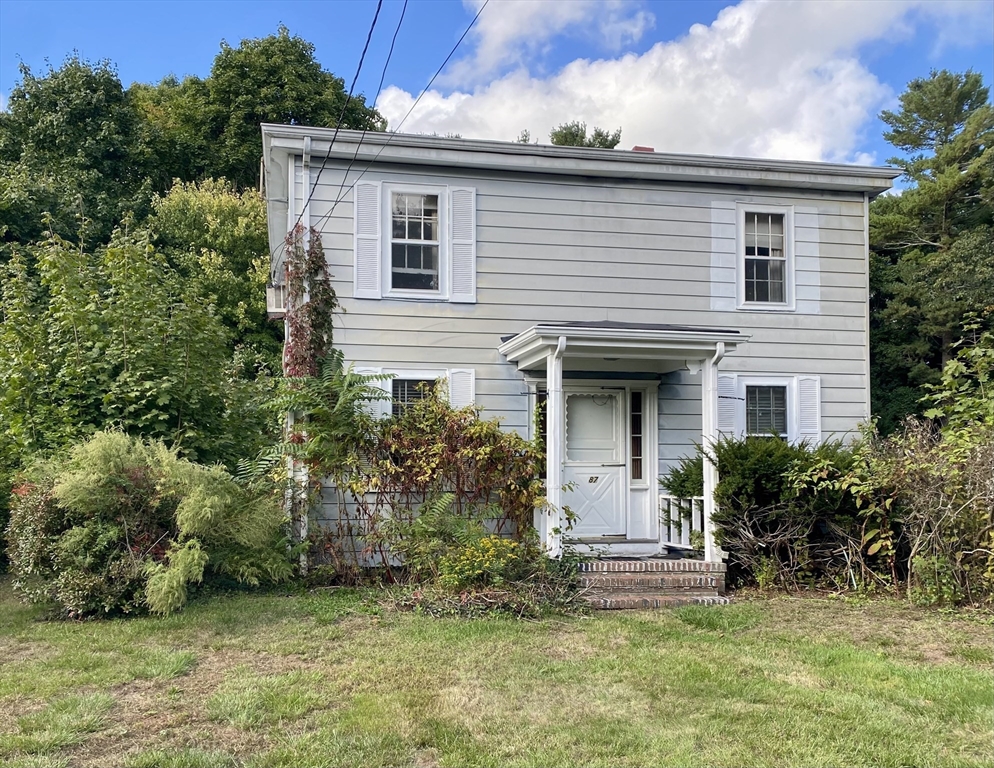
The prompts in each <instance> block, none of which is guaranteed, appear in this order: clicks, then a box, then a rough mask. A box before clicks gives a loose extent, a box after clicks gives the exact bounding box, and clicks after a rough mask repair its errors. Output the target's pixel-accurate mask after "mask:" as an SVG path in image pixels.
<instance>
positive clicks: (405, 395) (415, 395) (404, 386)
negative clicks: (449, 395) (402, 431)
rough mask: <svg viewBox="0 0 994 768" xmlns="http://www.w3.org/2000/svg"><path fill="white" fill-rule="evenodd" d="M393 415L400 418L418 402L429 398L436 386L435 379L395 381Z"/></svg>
mask: <svg viewBox="0 0 994 768" xmlns="http://www.w3.org/2000/svg"><path fill="white" fill-rule="evenodd" d="M391 384H392V388H393V415H394V416H399V415H400V414H401V413H403V412H404V409H405V408H406V407H407V406H408V405H410V404H411V403H413V402H415V401H417V400H423V399H424V398H425V397H427V396H428V395H429V394H430V393H431V392H432V391H433V388H434V386H435V380H434V379H393V381H392V382H391Z"/></svg>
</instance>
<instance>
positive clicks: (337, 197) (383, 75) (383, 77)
mask: <svg viewBox="0 0 994 768" xmlns="http://www.w3.org/2000/svg"><path fill="white" fill-rule="evenodd" d="M407 2H408V0H404V7H403V8H401V9H400V19H398V21H397V28H396V29H395V30H394V31H393V39H392V40H390V50H389V51H388V52H387V60H386V61H385V62H384V63H383V71H382V72H381V73H380V84H379V85H378V86H376V95H375V96H374V97H373V104H374V106H375V104H376V101H377V99H379V98H380V91H382V90H383V81H384V80H386V77H387V67H389V66H390V59H392V58H393V47H394V45H396V43H397V35H398V33H399V32H400V25H401V24H403V23H404V14H406V13H407ZM364 138H366V129H365V128H363V129H362V135H361V136H360V137H359V143H358V144H356V148H355V154H353V155H352V159H351V160H349V167H348V168H346V169H345V174H344V175H343V176H342V183H341V184H340V185H339V187H338V192H337V194H336V195H335V204H336V205H337V204H338V201H339V200H340V199H341V196H342V190H343V189H344V188H345V180H346V179H348V177H349V171H351V170H352V166H353V165H354V164H355V161H356V158H358V157H359V150H360V149H361V148H362V140H363V139H364ZM328 154H331V147H328ZM325 159H327V155H326V156H325ZM318 178H320V174H319V175H318ZM332 210H334V207H332ZM324 218H325V217H324V216H322V217H321V218H320V219H318V221H317V223H318V224H320V223H321V222H322V221H324Z"/></svg>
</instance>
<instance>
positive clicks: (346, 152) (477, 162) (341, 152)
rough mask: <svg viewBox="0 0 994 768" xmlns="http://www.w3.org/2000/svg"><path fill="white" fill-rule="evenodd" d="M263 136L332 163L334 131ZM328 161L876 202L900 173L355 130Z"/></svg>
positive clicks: (291, 130)
mask: <svg viewBox="0 0 994 768" xmlns="http://www.w3.org/2000/svg"><path fill="white" fill-rule="evenodd" d="M262 133H263V143H264V147H265V154H266V155H267V156H268V155H269V153H270V152H272V151H273V150H276V149H279V150H282V151H285V152H289V153H297V154H299V153H301V152H302V151H303V137H304V136H305V135H307V136H310V137H311V138H312V140H313V145H312V154H313V155H317V156H326V155H328V154H329V148H330V147H331V139H332V137H333V136H334V135H335V130H334V129H332V128H311V127H307V126H288V125H271V124H264V125H263V126H262ZM357 153H358V154H357ZM330 156H331V157H332V158H341V159H343V160H349V161H351V160H352V158H353V157H356V158H357V160H358V161H360V162H363V163H369V162H373V161H374V160H375V161H376V162H378V163H382V164H390V163H393V164H405V165H411V164H413V165H439V166H447V167H455V168H482V169H488V170H494V171H503V172H507V171H518V172H533V173H546V174H559V175H580V176H599V177H609V178H623V179H650V180H658V181H684V182H696V183H710V184H750V185H755V186H766V187H794V188H804V189H824V190H843V191H850V192H867V193H869V194H870V196H871V197H873V196H876V195H879V194H880V193H881V192H884V191H886V190H888V189H890V188H891V186H892V182H893V179H895V178H897V177H898V176H900V175H901V173H902V171H900V170H898V169H895V168H886V167H874V166H862V165H839V164H834V163H816V162H807V161H794V160H764V159H757V158H743V157H718V156H713V155H677V154H665V153H662V152H627V151H624V150H617V149H590V148H576V147H557V146H552V145H544V144H519V143H517V142H504V141H479V140H474V139H449V138H443V137H437V136H420V135H411V134H402V133H378V132H367V133H365V134H363V133H362V132H361V131H350V130H341V131H339V132H338V135H337V137H336V138H335V144H334V150H333V151H331V154H330Z"/></svg>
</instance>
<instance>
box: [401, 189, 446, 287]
mask: <svg viewBox="0 0 994 768" xmlns="http://www.w3.org/2000/svg"><path fill="white" fill-rule="evenodd" d="M438 202H439V195H437V194H434V195H432V194H421V193H418V192H391V193H390V288H391V289H392V290H397V291H425V292H432V293H438V292H439V290H440V288H441V283H440V280H439V265H440V263H441V262H440V258H439V256H440V253H439V248H440V245H441V231H440V229H439V224H440V219H439V209H438Z"/></svg>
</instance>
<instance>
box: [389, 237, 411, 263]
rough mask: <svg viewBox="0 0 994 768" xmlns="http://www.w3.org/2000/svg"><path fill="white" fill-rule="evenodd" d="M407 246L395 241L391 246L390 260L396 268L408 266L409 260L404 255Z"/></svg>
mask: <svg viewBox="0 0 994 768" xmlns="http://www.w3.org/2000/svg"><path fill="white" fill-rule="evenodd" d="M405 248H406V246H404V245H401V244H400V243H394V244H393V245H392V246H391V248H390V254H391V256H390V262H391V264H393V267H394V269H398V268H403V267H405V266H407V260H406V257H405V255H404V250H405Z"/></svg>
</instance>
